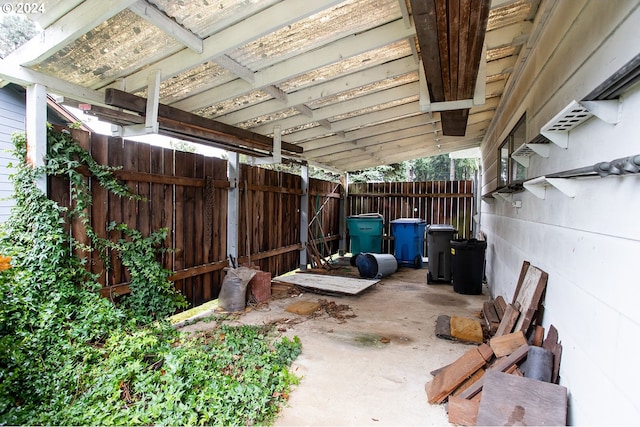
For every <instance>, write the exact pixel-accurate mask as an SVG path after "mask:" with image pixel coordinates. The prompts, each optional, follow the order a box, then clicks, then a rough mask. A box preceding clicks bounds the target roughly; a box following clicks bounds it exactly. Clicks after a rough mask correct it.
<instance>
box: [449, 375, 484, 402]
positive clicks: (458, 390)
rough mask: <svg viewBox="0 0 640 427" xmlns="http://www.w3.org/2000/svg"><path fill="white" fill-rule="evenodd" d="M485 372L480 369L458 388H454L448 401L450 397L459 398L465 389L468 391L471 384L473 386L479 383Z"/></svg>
mask: <svg viewBox="0 0 640 427" xmlns="http://www.w3.org/2000/svg"><path fill="white" fill-rule="evenodd" d="M485 371H486V370H485V369H483V368H480V369H478V370H477V371H475V372H474V373H473V375H471V376H470V377H469V378H467V379H466V380H465V381H464V382H463V383H462V384H460V386H459V387H458V388H456V389H455V390H454V391H453V393H451V395H450V396H449V399H451V397H453V396H459V395H460V394H461V393H462V392H464V391H465V390H466V389H468V388H469V387H471V386H472V385H473V384H475V383H476V381H479V380H480V378H482V376H483V375H484V373H485Z"/></svg>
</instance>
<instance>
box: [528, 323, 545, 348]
mask: <svg viewBox="0 0 640 427" xmlns="http://www.w3.org/2000/svg"><path fill="white" fill-rule="evenodd" d="M543 340H544V327H543V326H540V325H537V326H536V329H535V331H534V333H533V336H532V337H531V345H535V346H536V347H542V342H543Z"/></svg>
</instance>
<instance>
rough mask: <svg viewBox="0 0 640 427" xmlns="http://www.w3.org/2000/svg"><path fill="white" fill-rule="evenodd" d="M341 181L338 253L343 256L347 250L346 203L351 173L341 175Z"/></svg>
mask: <svg viewBox="0 0 640 427" xmlns="http://www.w3.org/2000/svg"><path fill="white" fill-rule="evenodd" d="M340 183H341V184H342V196H341V197H340V206H339V207H338V215H339V218H340V223H339V225H338V233H339V234H340V242H339V243H338V253H339V255H340V256H343V255H344V254H345V253H346V252H347V238H346V237H347V233H346V232H345V228H346V227H345V222H346V218H347V216H346V211H345V209H346V205H347V197H348V196H349V173H348V172H347V173H345V174H344V175H342V176H341V177H340Z"/></svg>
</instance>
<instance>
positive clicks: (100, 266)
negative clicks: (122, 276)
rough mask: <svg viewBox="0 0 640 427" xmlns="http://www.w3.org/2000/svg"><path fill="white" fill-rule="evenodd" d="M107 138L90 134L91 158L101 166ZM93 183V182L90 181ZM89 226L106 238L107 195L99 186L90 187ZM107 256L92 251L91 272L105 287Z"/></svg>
mask: <svg viewBox="0 0 640 427" xmlns="http://www.w3.org/2000/svg"><path fill="white" fill-rule="evenodd" d="M107 141H108V140H107V137H106V136H103V135H98V134H91V156H92V157H93V159H94V160H95V161H96V162H98V163H99V164H101V165H108V164H109V158H108V145H107ZM92 181H93V180H92ZM91 195H92V197H93V202H92V203H91V226H92V227H93V230H94V231H95V233H96V234H97V235H98V237H101V238H106V237H107V224H108V219H109V216H108V215H109V193H108V192H107V190H106V189H105V188H104V187H102V186H101V185H93V183H92V185H91ZM107 256H108V254H107V252H104V253H101V254H99V253H98V251H97V250H95V249H94V254H93V255H92V257H91V272H92V273H94V274H98V282H99V283H100V284H101V285H102V286H106V285H107V284H108V283H107V280H108V277H107V271H106V268H105V263H104V260H103V257H104V258H106V257H107Z"/></svg>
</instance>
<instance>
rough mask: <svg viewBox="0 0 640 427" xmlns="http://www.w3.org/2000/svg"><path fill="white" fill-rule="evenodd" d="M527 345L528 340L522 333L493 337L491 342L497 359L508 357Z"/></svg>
mask: <svg viewBox="0 0 640 427" xmlns="http://www.w3.org/2000/svg"><path fill="white" fill-rule="evenodd" d="M526 343H527V339H526V338H525V336H524V333H523V332H522V331H517V332H513V333H511V334H506V335H501V336H499V337H493V338H491V340H489V345H490V346H491V349H492V350H493V353H494V354H495V355H496V357H503V356H508V355H510V354H511V353H513V352H514V351H515V350H517V349H518V348H519V347H521V346H522V345H524V344H526Z"/></svg>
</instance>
